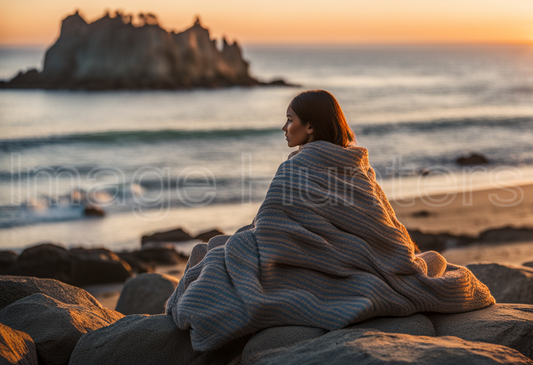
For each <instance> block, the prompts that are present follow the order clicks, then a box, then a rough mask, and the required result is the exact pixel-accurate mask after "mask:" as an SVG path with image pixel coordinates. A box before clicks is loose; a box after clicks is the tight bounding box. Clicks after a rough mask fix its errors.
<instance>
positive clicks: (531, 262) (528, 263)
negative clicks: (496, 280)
mask: <svg viewBox="0 0 533 365" xmlns="http://www.w3.org/2000/svg"><path fill="white" fill-rule="evenodd" d="M522 266H526V267H533V261H529V262H524V263H523V264H522Z"/></svg>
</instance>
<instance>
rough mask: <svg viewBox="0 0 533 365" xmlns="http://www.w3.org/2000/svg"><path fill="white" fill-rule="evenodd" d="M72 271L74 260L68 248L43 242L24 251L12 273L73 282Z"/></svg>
mask: <svg viewBox="0 0 533 365" xmlns="http://www.w3.org/2000/svg"><path fill="white" fill-rule="evenodd" d="M71 271H72V261H71V259H70V254H69V252H68V250H67V249H66V248H64V247H61V246H58V245H56V244H53V243H42V244H38V245H36V246H33V247H29V248H27V249H25V250H24V251H22V253H21V254H20V256H19V257H18V259H17V262H16V264H15V267H14V269H13V270H12V271H11V274H12V275H23V276H35V277H38V278H48V279H56V280H59V281H62V282H64V283H71Z"/></svg>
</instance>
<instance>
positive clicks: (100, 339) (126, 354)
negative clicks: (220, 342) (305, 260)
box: [69, 314, 250, 365]
mask: <svg viewBox="0 0 533 365" xmlns="http://www.w3.org/2000/svg"><path fill="white" fill-rule="evenodd" d="M249 338H250V336H244V337H242V338H239V339H236V340H233V341H232V342H230V343H229V344H227V345H225V346H223V347H221V348H220V349H218V350H214V351H210V352H196V351H194V350H193V348H192V346H191V340H190V335H189V331H184V330H180V329H178V328H177V327H176V325H175V324H174V320H173V319H172V317H171V316H169V315H166V314H162V315H155V316H146V315H130V316H126V317H124V318H122V319H121V320H119V321H117V322H115V323H114V324H112V325H111V326H108V327H104V328H100V329H99V330H96V331H93V332H90V333H87V334H86V335H84V336H83V337H82V338H81V340H79V341H78V343H77V345H76V348H75V349H74V351H73V352H72V356H71V358H70V362H69V365H93V364H94V365H108V364H109V365H115V364H129V365H137V364H139V365H151V364H153V365H159V364H177V365H179V364H195V365H201V364H228V363H230V362H231V360H233V359H235V358H237V357H238V356H239V355H240V354H241V352H242V349H243V348H244V345H246V342H247V341H248V339H249Z"/></svg>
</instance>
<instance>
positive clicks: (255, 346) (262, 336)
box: [242, 326, 327, 361]
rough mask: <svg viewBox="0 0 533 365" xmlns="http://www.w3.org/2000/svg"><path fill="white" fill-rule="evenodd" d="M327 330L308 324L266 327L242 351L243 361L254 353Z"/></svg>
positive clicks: (307, 338)
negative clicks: (307, 325) (308, 325)
mask: <svg viewBox="0 0 533 365" xmlns="http://www.w3.org/2000/svg"><path fill="white" fill-rule="evenodd" d="M326 332H327V331H326V330H324V329H322V328H316V327H306V326H279V327H270V328H265V329H264V330H261V331H259V332H257V333H255V334H254V335H253V337H252V338H251V339H250V341H248V343H247V344H246V346H245V347H244V350H243V352H242V361H246V359H248V358H250V357H252V356H253V355H255V354H257V353H259V352H262V351H265V350H270V349H276V348H278V347H285V346H292V345H295V344H297V343H298V342H302V341H306V340H312V339H314V338H317V337H320V336H322V335H324V334H326Z"/></svg>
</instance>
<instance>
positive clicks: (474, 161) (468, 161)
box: [455, 153, 489, 166]
mask: <svg viewBox="0 0 533 365" xmlns="http://www.w3.org/2000/svg"><path fill="white" fill-rule="evenodd" d="M455 162H457V163H458V164H459V165H463V166H464V165H482V164H486V163H489V160H487V158H486V157H485V156H482V155H479V154H477V153H472V154H470V155H469V156H466V157H465V156H461V157H459V158H458V159H457V160H455Z"/></svg>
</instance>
